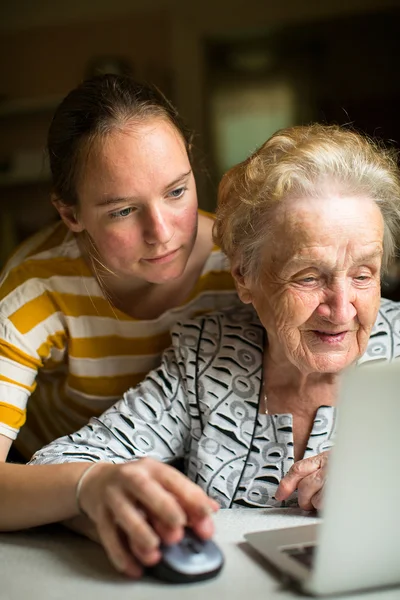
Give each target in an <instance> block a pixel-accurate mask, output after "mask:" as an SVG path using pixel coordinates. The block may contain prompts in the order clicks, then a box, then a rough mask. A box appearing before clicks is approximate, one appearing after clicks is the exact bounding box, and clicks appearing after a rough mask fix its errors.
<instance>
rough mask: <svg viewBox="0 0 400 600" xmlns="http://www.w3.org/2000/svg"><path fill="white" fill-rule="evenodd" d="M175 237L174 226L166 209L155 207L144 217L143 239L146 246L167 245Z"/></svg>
mask: <svg viewBox="0 0 400 600" xmlns="http://www.w3.org/2000/svg"><path fill="white" fill-rule="evenodd" d="M173 236H174V226H173V223H172V221H171V218H170V216H169V214H168V211H167V210H166V208H165V207H163V206H159V205H154V206H152V207H150V208H149V209H148V210H147V211H146V214H145V215H144V223H143V237H144V240H145V242H146V244H151V245H155V244H162V245H166V244H168V242H169V241H170V240H171V239H172V238H173Z"/></svg>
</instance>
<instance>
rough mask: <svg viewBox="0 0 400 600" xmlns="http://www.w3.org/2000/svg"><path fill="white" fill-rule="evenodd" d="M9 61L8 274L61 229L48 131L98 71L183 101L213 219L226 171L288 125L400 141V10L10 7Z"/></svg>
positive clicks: (261, 2) (5, 15) (3, 234)
mask: <svg viewBox="0 0 400 600" xmlns="http://www.w3.org/2000/svg"><path fill="white" fill-rule="evenodd" d="M0 51H1V57H2V58H1V61H0V128H1V135H0V210H1V215H0V216H1V221H0V266H1V264H2V263H3V262H4V260H5V257H6V256H7V255H8V254H9V252H10V251H11V250H12V249H13V247H14V246H15V245H16V244H17V243H18V242H19V241H21V240H22V239H24V238H25V237H26V236H27V235H29V234H30V233H32V232H34V231H36V230H37V229H39V228H40V227H42V226H43V225H45V224H46V223H48V222H49V221H51V220H52V219H54V218H55V215H54V212H53V209H52V207H51V204H50V201H49V192H50V182H49V175H48V169H47V167H46V162H45V160H44V152H43V150H44V145H45V138H46V130H47V127H48V124H49V122H50V119H51V116H52V112H53V111H54V109H55V107H56V106H57V103H58V102H59V101H60V100H61V99H62V97H63V96H64V95H65V94H66V93H67V92H68V91H69V90H70V89H72V88H73V87H75V85H76V84H77V83H79V82H80V81H82V80H83V79H84V78H85V77H86V76H87V75H89V74H91V73H94V72H98V71H100V70H102V71H115V70H117V71H118V70H124V71H128V72H130V73H132V75H133V76H134V77H135V78H137V79H139V80H145V81H152V82H154V83H156V84H157V85H158V86H159V87H160V88H161V89H162V90H163V91H164V92H165V94H166V95H167V96H168V97H169V98H170V99H171V100H172V101H173V102H174V103H175V104H176V106H177V107H178V109H179V111H180V112H181V114H182V116H183V117H184V118H185V120H186V121H187V123H188V124H189V126H190V127H192V128H193V129H194V130H195V132H196V134H197V135H196V138H195V140H196V148H197V169H198V171H197V182H198V190H199V202H200V205H201V207H202V208H205V209H209V210H212V209H213V208H214V206H215V200H216V187H217V184H218V180H219V178H220V176H221V174H222V173H223V172H224V171H225V170H226V169H227V168H229V167H230V166H231V165H232V164H234V163H235V162H237V161H238V160H241V159H243V158H244V157H245V156H247V155H248V154H249V153H250V152H251V151H252V150H254V149H255V148H256V147H257V146H258V145H259V144H260V143H261V142H263V141H264V140H265V139H266V138H267V137H268V136H269V135H270V134H271V133H273V132H274V131H275V130H276V129H278V128H279V127H285V126H288V125H292V124H302V123H307V122H309V121H311V120H319V121H324V122H327V123H352V124H353V126H355V127H356V128H358V129H361V130H363V131H366V132H367V133H369V134H370V135H373V136H376V137H380V138H382V139H384V140H385V141H386V142H388V141H389V142H390V143H391V144H393V145H394V146H396V147H398V146H399V144H400V116H399V106H400V82H399V74H398V70H399V69H398V64H399V60H400V3H399V0H347V1H346V2H345V3H338V2H337V1H336V0H323V1H322V0H302V1H299V0H281V1H280V2H277V1H276V0H241V1H239V0H212V1H211V0H202V1H201V2H200V1H197V0H192V1H190V0H107V1H106V0H69V1H68V2H63V1H58V2H57V1H54V0H53V1H51V0H13V1H11V0H3V2H2V3H1V7H0ZM393 275H394V278H395V282H394V287H396V285H397V273H395V272H394V274H393ZM393 289H394V288H393Z"/></svg>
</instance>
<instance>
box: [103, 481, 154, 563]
mask: <svg viewBox="0 0 400 600" xmlns="http://www.w3.org/2000/svg"><path fill="white" fill-rule="evenodd" d="M107 503H108V504H107V505H108V508H109V510H110V512H111V514H112V516H113V520H114V522H115V523H116V525H118V527H119V528H120V529H121V531H123V532H124V534H125V537H126V544H127V546H128V548H129V549H130V552H132V554H133V555H134V556H135V557H136V558H137V559H138V560H139V562H140V563H142V564H143V565H146V566H147V565H152V564H155V563H156V562H157V561H159V560H160V558H161V554H160V551H159V546H160V542H161V539H160V537H159V536H158V535H157V533H156V532H155V531H154V528H153V527H152V525H151V523H150V522H149V521H148V519H147V516H146V513H145V511H144V510H143V508H142V507H140V506H139V507H138V506H135V504H134V501H133V500H132V499H131V498H128V497H125V496H124V495H123V494H121V493H117V492H115V491H114V492H113V493H110V492H109V493H108V498H107Z"/></svg>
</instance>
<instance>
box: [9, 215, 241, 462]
mask: <svg viewBox="0 0 400 600" xmlns="http://www.w3.org/2000/svg"><path fill="white" fill-rule="evenodd" d="M238 303H239V300H238V297H237V295H236V292H235V288H234V283H233V279H232V277H231V275H230V272H229V266H228V263H227V260H226V258H225V256H224V255H223V253H222V252H221V250H220V249H219V248H216V247H215V248H213V250H212V252H211V253H210V256H209V257H208V259H207V261H206V263H205V265H204V268H203V270H202V273H201V275H200V277H199V279H198V280H197V282H196V284H195V286H194V288H193V289H192V291H191V293H190V295H189V297H188V298H187V299H186V300H185V302H184V303H182V304H181V305H179V306H178V307H176V308H173V309H171V310H168V311H166V312H165V313H164V314H162V315H161V316H160V317H158V318H156V319H152V320H140V319H134V318H133V317H131V316H129V315H127V314H126V313H124V312H122V311H120V310H118V309H117V308H115V307H113V306H112V305H111V304H110V302H109V301H108V300H107V299H106V298H105V296H104V294H103V292H102V290H101V288H100V286H99V284H98V282H97V280H96V278H95V277H94V276H93V275H92V273H91V271H90V269H89V267H88V265H87V263H86V261H85V260H84V258H83V257H82V254H81V251H80V249H79V246H78V244H77V242H76V239H75V237H74V235H73V234H71V233H70V232H69V230H68V229H67V228H66V227H65V226H64V224H63V223H62V222H58V223H56V224H55V225H52V226H51V227H49V228H47V229H46V230H44V231H42V232H40V233H39V234H37V235H36V236H34V237H33V238H30V239H29V240H28V241H27V242H25V243H24V244H23V245H22V247H21V248H20V249H19V250H18V251H17V252H16V253H15V255H14V256H13V257H12V258H11V259H10V261H9V262H8V264H7V265H6V267H5V270H4V272H3V273H2V275H1V279H0V328H1V330H0V433H1V434H3V435H5V436H7V437H9V438H11V439H13V440H14V439H16V438H17V435H18V432H19V430H20V428H21V427H22V425H24V423H25V425H24V427H22V429H21V431H20V433H19V435H18V439H17V442H16V444H17V448H18V450H19V451H20V452H21V453H22V454H23V455H24V456H25V457H27V458H28V457H29V456H31V455H32V454H33V452H35V451H36V450H37V449H39V448H41V447H42V446H43V445H44V444H47V443H49V442H50V441H52V440H54V439H55V438H57V437H59V436H62V435H65V434H68V433H71V432H72V431H75V430H76V429H79V428H80V427H81V426H82V425H84V424H85V423H86V422H87V421H88V419H89V418H90V417H92V416H99V415H100V414H101V413H102V412H103V411H104V410H106V409H107V408H108V407H109V406H110V405H112V404H113V403H114V402H115V401H116V400H117V399H118V398H120V397H122V396H123V394H124V392H126V390H128V389H129V388H131V387H133V386H135V385H136V384H137V383H138V382H139V381H141V380H142V379H143V378H144V377H145V375H146V374H147V373H148V372H149V371H150V370H151V369H153V368H154V367H156V366H158V365H159V363H160V360H161V353H162V351H163V350H164V349H165V348H166V347H167V346H169V344H170V333H169V331H170V329H171V327H172V325H173V324H174V323H175V322H176V321H178V320H181V319H182V318H185V317H191V316H194V315H196V314H200V313H203V312H208V311H212V310H218V309H221V308H223V307H227V306H231V305H233V304H238ZM28 400H29V403H28Z"/></svg>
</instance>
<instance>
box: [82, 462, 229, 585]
mask: <svg viewBox="0 0 400 600" xmlns="http://www.w3.org/2000/svg"><path fill="white" fill-rule="evenodd" d="M79 502H80V506H81V508H82V510H83V511H84V512H85V513H86V514H87V516H88V517H89V518H90V519H91V520H92V521H93V522H94V523H95V525H96V527H97V531H98V534H99V537H100V541H101V543H102V544H103V546H104V548H105V550H106V552H107V555H108V556H109V558H110V560H111V562H112V563H113V564H114V566H115V568H116V569H117V570H119V571H121V572H123V573H125V574H126V575H128V576H130V577H133V578H138V577H140V576H141V575H142V571H143V568H142V567H143V565H145V566H151V565H153V564H155V563H157V562H158V560H159V559H160V557H161V554H160V551H159V545H160V543H161V542H165V543H169V544H171V543H176V542H178V541H179V540H180V539H181V538H182V536H183V533H184V527H185V525H190V526H191V527H192V528H193V529H194V530H195V531H196V532H197V534H198V535H199V536H201V537H203V538H209V537H211V535H212V534H213V532H214V528H213V522H212V519H211V517H210V515H211V513H212V512H215V511H216V510H218V508H219V506H218V504H217V502H215V501H214V500H212V499H211V498H209V497H208V496H207V495H206V494H205V492H203V490H202V489H201V488H200V487H199V486H197V485H196V484H194V483H193V482H192V481H190V480H189V479H188V478H187V477H186V476H185V475H182V473H180V472H179V471H177V470H176V469H174V468H173V467H171V466H169V465H166V464H163V463H161V462H158V461H155V460H153V459H151V458H143V459H140V460H137V461H133V462H129V463H125V464H123V465H113V464H109V463H99V464H97V465H96V466H95V467H94V468H93V469H92V470H91V471H90V472H88V474H87V477H85V478H84V480H83V482H82V486H81V489H80V494H79Z"/></svg>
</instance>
